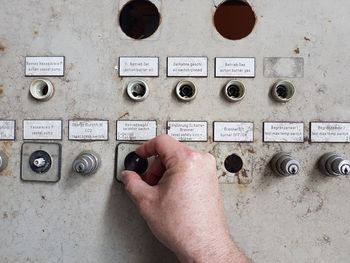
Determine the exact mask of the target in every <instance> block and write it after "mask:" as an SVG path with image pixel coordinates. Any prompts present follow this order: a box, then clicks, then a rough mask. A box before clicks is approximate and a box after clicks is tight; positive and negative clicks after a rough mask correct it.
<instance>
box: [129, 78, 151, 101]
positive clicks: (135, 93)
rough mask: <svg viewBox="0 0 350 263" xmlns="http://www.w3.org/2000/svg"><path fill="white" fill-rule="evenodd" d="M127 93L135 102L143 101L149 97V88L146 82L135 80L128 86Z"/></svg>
mask: <svg viewBox="0 0 350 263" xmlns="http://www.w3.org/2000/svg"><path fill="white" fill-rule="evenodd" d="M126 92H127V94H128V96H129V98H130V99H132V100H134V101H143V100H145V99H146V98H147V97H148V94H149V88H148V86H147V84H146V82H144V81H142V80H135V81H131V82H130V83H129V84H128V86H127V89H126Z"/></svg>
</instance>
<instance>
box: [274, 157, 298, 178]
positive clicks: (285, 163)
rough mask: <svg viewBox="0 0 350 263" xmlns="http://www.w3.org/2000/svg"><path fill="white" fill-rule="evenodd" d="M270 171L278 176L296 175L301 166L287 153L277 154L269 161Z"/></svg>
mask: <svg viewBox="0 0 350 263" xmlns="http://www.w3.org/2000/svg"><path fill="white" fill-rule="evenodd" d="M270 166H271V169H272V170H273V171H274V172H275V173H276V174H277V175H279V176H291V175H297V174H298V173H299V172H300V170H301V166H300V163H299V161H298V160H295V159H294V158H293V157H292V156H291V155H290V154H289V153H285V152H280V153H277V154H276V155H275V156H274V157H273V158H272V159H271V161H270Z"/></svg>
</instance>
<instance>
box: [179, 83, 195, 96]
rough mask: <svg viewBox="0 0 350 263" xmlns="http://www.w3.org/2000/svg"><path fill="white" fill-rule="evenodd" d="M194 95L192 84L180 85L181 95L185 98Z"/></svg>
mask: <svg viewBox="0 0 350 263" xmlns="http://www.w3.org/2000/svg"><path fill="white" fill-rule="evenodd" d="M193 95H194V92H193V89H192V87H191V86H190V85H183V86H182V87H180V96H181V97H185V98H191V97H192V96H193Z"/></svg>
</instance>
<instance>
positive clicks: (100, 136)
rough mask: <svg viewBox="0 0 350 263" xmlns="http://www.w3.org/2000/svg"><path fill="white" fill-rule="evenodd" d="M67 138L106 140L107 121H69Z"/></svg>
mask: <svg viewBox="0 0 350 263" xmlns="http://www.w3.org/2000/svg"><path fill="white" fill-rule="evenodd" d="M68 137H69V140H74V141H108V121H102V120H101V121H69V136H68Z"/></svg>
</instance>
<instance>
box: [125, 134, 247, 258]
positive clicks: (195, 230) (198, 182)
mask: <svg viewBox="0 0 350 263" xmlns="http://www.w3.org/2000/svg"><path fill="white" fill-rule="evenodd" d="M136 153H137V154H138V155H139V156H141V157H143V158H149V157H151V156H156V159H155V160H154V162H153V163H152V165H151V166H150V168H149V169H148V170H147V171H146V174H145V175H144V177H143V179H142V178H141V177H140V176H139V175H138V174H137V173H135V172H132V171H124V172H122V174H121V180H122V182H123V183H124V185H125V190H126V191H127V192H128V193H129V195H130V197H131V198H132V200H133V201H134V202H135V204H136V205H137V207H138V208H139V211H140V213H141V215H142V216H143V217H144V219H145V220H146V222H147V224H148V226H149V227H150V229H151V231H152V232H153V234H154V235H155V236H156V237H157V238H158V239H159V240H160V241H161V242H162V243H163V244H164V245H165V246H167V247H168V248H170V249H171V250H172V251H174V253H175V254H176V255H177V257H178V258H179V259H180V261H182V262H226V263H229V262H234V263H243V262H248V261H247V259H246V258H245V256H244V255H243V254H242V253H241V252H240V251H239V250H238V249H237V247H236V246H235V245H234V243H233V241H232V239H231V237H230V234H229V230H228V227H227V224H226V219H225V215H224V209H223V204H222V199H221V194H220V190H219V183H218V179H217V176H216V163H215V159H214V157H213V156H212V155H210V154H208V153H201V152H197V151H194V150H192V149H190V148H189V147H188V146H186V145H184V144H182V143H180V142H178V141H176V140H175V139H173V138H171V137H169V136H168V135H161V136H159V137H157V138H155V139H153V140H151V141H148V142H146V143H145V144H143V145H142V146H140V147H139V148H138V149H137V150H136Z"/></svg>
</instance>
